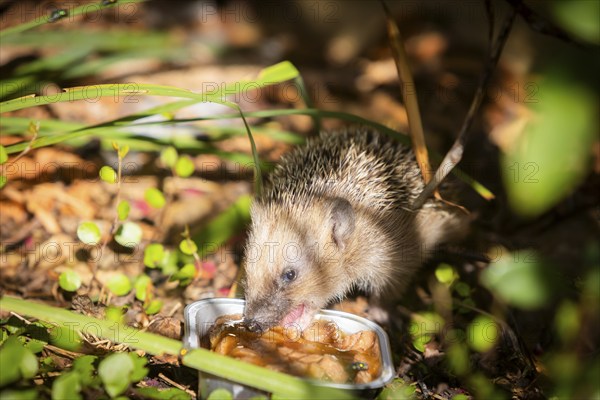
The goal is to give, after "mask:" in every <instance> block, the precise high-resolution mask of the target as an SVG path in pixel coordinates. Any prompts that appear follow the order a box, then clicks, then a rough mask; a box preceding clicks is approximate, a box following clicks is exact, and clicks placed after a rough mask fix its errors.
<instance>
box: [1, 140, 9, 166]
mask: <svg viewBox="0 0 600 400" xmlns="http://www.w3.org/2000/svg"><path fill="white" fill-rule="evenodd" d="M6 161H8V153H7V152H6V147H4V146H2V145H1V144H0V164H4V163H5V162H6Z"/></svg>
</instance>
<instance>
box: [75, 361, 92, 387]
mask: <svg viewBox="0 0 600 400" xmlns="http://www.w3.org/2000/svg"><path fill="white" fill-rule="evenodd" d="M97 358H98V357H96V356H90V355H85V356H79V357H77V358H75V359H74V360H73V368H72V369H73V371H77V372H79V378H80V379H79V380H80V381H81V383H82V384H83V385H84V386H90V385H93V384H95V383H96V380H97V379H98V377H97V376H96V368H95V367H94V362H96V359H97Z"/></svg>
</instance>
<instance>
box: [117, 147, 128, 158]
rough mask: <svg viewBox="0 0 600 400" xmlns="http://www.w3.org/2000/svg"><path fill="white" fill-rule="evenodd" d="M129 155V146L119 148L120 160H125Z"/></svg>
mask: <svg viewBox="0 0 600 400" xmlns="http://www.w3.org/2000/svg"><path fill="white" fill-rule="evenodd" d="M127 153H129V146H128V145H124V146H119V150H117V154H118V156H119V158H120V159H121V160H122V159H124V158H125V156H126V155H127Z"/></svg>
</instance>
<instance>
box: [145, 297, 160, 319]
mask: <svg viewBox="0 0 600 400" xmlns="http://www.w3.org/2000/svg"><path fill="white" fill-rule="evenodd" d="M162 306H163V302H162V301H160V300H156V299H154V300H152V301H151V302H150V303H149V304H148V305H147V306H146V307H145V308H144V311H146V314H148V315H153V314H156V313H157V312H159V311H160V310H161V309H162Z"/></svg>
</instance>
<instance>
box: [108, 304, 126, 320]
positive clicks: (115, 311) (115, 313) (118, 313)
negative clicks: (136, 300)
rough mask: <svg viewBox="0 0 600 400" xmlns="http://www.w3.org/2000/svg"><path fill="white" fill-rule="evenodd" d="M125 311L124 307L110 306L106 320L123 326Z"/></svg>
mask: <svg viewBox="0 0 600 400" xmlns="http://www.w3.org/2000/svg"><path fill="white" fill-rule="evenodd" d="M125 311H126V310H125V308H124V307H115V306H108V307H106V320H107V321H112V322H117V323H119V324H123V323H124V316H125Z"/></svg>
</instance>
